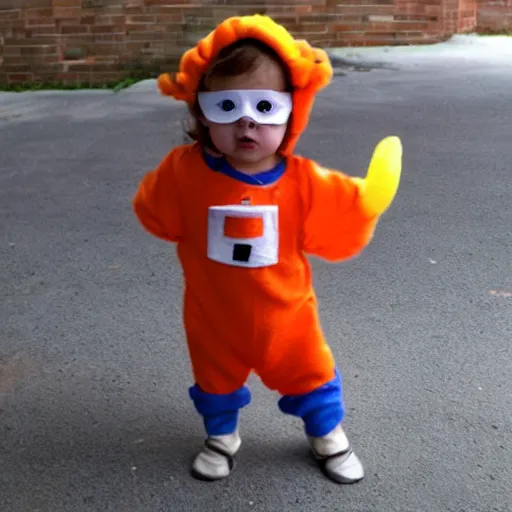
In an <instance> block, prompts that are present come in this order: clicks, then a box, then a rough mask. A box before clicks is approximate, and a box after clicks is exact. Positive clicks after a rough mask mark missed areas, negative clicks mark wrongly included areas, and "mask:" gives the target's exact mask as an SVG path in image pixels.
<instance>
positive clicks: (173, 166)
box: [133, 15, 401, 435]
mask: <svg viewBox="0 0 512 512" xmlns="http://www.w3.org/2000/svg"><path fill="white" fill-rule="evenodd" d="M246 38H253V39H259V40H260V41H262V42H264V43H266V44H267V45H269V46H270V47H271V48H273V49H274V50H275V51H276V52H277V53H278V55H279V56H280V57H281V59H282V61H283V63H284V65H285V66H287V68H288V69H289V71H290V76H291V80H292V85H293V88H294V89H293V96H292V98H293V110H292V115H291V119H290V125H289V130H288V132H287V136H286V138H285V139H284V141H283V144H282V146H281V150H280V153H281V154H282V155H283V157H284V161H283V163H282V164H281V165H280V166H278V168H276V169H274V170H272V171H269V173H263V174H266V176H263V175H262V176H260V178H261V180H260V181H259V182H254V181H253V182H251V180H250V179H248V178H247V177H244V176H241V175H240V174H239V173H237V171H236V170H234V169H229V168H227V169H226V168H221V167H222V166H219V162H216V161H214V160H215V159H212V158H211V157H208V156H206V155H205V154H204V152H203V151H202V148H201V147H199V145H198V144H191V145H184V146H180V147H178V148H175V149H173V150H172V151H171V152H170V154H169V155H168V156H167V157H166V158H165V159H164V160H163V162H162V163H161V164H160V165H159V166H158V167H157V168H156V169H155V170H154V171H151V172H149V173H148V174H147V175H146V176H145V177H144V178H143V179H142V182H141V184H140V187H139V189H138V191H137V194H136V196H135V198H134V201H133V206H134V211H135V213H136V215H137V217H138V219H139V220H140V222H141V224H142V225H143V226H144V227H145V228H146V229H147V230H148V231H149V232H150V233H152V234H153V235H155V236H157V237H159V238H161V239H164V240H167V241H170V242H176V243H177V250H178V256H179V259H180V262H181V264H182V267H183V271H184V278H185V297H184V324H185V330H186V337H187V343H188V348H189V353H190V357H191V362H192V368H193V372H194V377H195V381H196V384H195V385H194V386H193V387H192V388H191V390H190V394H191V397H192V399H193V400H194V403H195V405H196V407H197V409H198V411H199V412H200V413H201V414H202V415H203V417H204V421H205V426H206V429H207V431H208V433H209V434H211V435H214V434H224V433H229V432H231V431H233V429H234V428H235V426H236V421H237V417H238V416H237V415H238V410H239V409H240V408H241V407H243V406H245V405H247V404H248V403H249V401H250V395H249V391H248V389H247V388H246V387H245V382H246V380H247V378H248V376H249V374H250V372H251V371H254V372H256V373H257V374H258V375H259V376H260V378H261V379H262V381H263V382H264V384H265V385H266V386H267V387H268V388H270V389H272V390H276V391H278V392H279V393H280V394H281V395H283V398H282V399H281V400H280V404H279V405H280V407H281V410H282V411H283V412H286V413H289V414H294V415H296V416H300V417H302V418H303V419H304V421H305V424H306V431H307V432H308V434H309V435H324V434H326V433H327V432H329V431H330V430H332V428H334V427H335V426H336V424H337V423H339V422H340V421H341V419H342V417H343V408H342V403H341V381H340V376H339V374H338V372H337V371H336V366H335V362H334V359H333V356H332V353H331V350H330V348H329V347H328V345H327V343H326V341H325V339H324V336H323V334H322V330H321V327H320V323H319V318H318V313H317V303H316V297H315V293H314V290H313V288H312V277H311V269H310V266H309V263H308V260H307V257H306V254H313V255H317V256H320V257H323V258H325V259H327V260H329V261H341V260H344V259H346V258H350V257H353V256H355V255H357V254H358V253H359V252H360V251H361V250H362V249H363V248H364V247H365V246H366V245H367V244H368V243H369V241H370V239H371V237H372V234H373V231H374V229H375V226H376V223H377V221H378V218H379V215H380V214H381V213H382V212H383V211H384V210H385V209H386V208H387V206H388V205H389V203H390V202H391V200H392V198H393V196H394V193H395V191H396V188H397V186H398V177H399V173H400V169H399V167H400V165H399V159H400V155H401V153H400V148H399V142H398V141H397V139H395V138H391V139H389V140H386V141H385V142H384V143H383V144H381V146H379V150H378V151H376V153H375V155H374V159H373V161H372V165H373V167H372V166H371V168H370V172H369V173H368V176H367V179H366V180H360V179H356V178H351V177H348V176H345V175H343V174H341V173H339V172H335V171H330V170H327V169H324V168H322V167H320V166H319V165H318V164H316V163H315V162H313V161H311V160H308V159H306V158H302V157H299V156H296V155H293V149H294V147H295V144H296V142H297V140H298V138H299V137H300V135H301V133H302V132H303V130H304V129H305V127H306V126H307V123H308V119H309V115H310V112H311V108H312V106H313V102H314V98H315V94H316V93H317V92H318V91H319V90H320V89H322V88H323V87H325V86H326V85H327V84H328V83H329V82H330V79H331V77H332V68H331V65H330V62H329V59H328V57H327V54H326V53H325V52H324V51H323V50H320V49H316V48H311V47H310V46H309V44H308V43H306V42H305V41H296V40H294V39H293V37H292V36H291V35H290V34H289V33H288V32H287V31H286V30H285V29H284V28H283V27H282V26H280V25H277V24H276V23H274V22H273V21H272V20H271V19H270V18H267V17H265V16H259V15H255V16H246V17H235V18H230V19H227V20H226V21H224V22H223V23H221V24H220V25H219V26H218V27H217V29H216V30H214V31H213V32H212V33H210V34H209V35H208V36H207V37H206V38H204V39H202V40H201V41H199V43H198V44H197V46H196V47H194V48H192V49H190V50H188V51H187V52H186V53H185V54H184V56H183V58H182V61H181V64H180V70H179V72H178V73H177V74H176V75H175V76H174V77H171V76H169V75H163V76H161V77H160V78H159V81H158V83H159V87H160V89H161V91H162V92H163V93H164V94H167V95H170V96H173V97H175V98H176V99H179V100H184V101H185V102H187V103H189V104H192V103H193V102H194V101H195V99H196V94H197V87H198V83H199V81H200V79H201V76H202V75H203V73H204V72H205V71H206V70H207V68H208V66H209V65H210V64H211V63H212V61H213V60H214V59H215V56H216V55H217V54H218V52H219V50H220V49H222V48H224V47H226V46H228V45H230V44H231V43H233V42H236V41H239V40H241V39H246ZM212 169H215V170H217V171H221V172H214V171H213V170H212ZM372 169H373V170H372ZM375 169H377V170H375ZM246 178H247V179H246ZM261 184H263V186H262V185H261Z"/></svg>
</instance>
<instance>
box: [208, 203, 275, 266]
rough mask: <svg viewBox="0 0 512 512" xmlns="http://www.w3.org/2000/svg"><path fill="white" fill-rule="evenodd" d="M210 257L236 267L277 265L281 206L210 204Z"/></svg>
mask: <svg viewBox="0 0 512 512" xmlns="http://www.w3.org/2000/svg"><path fill="white" fill-rule="evenodd" d="M208 258H210V259H212V260H214V261H218V262H220V263H224V264H226V265H234V266H237V267H247V268H256V267H268V266H270V265H275V264H276V263H277V262H278V260H279V233H278V207H277V206H276V205H269V206H252V205H229V206H211V207H210V208H209V209H208Z"/></svg>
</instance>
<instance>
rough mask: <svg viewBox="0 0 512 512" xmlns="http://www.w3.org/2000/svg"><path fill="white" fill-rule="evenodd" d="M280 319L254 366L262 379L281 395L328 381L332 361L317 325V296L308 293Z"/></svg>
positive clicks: (332, 371)
mask: <svg viewBox="0 0 512 512" xmlns="http://www.w3.org/2000/svg"><path fill="white" fill-rule="evenodd" d="M279 323H280V324H281V327H280V328H278V329H276V330H275V331H274V332H273V333H271V336H272V342H271V343H270V347H271V349H270V350H269V352H268V354H267V356H266V358H265V361H264V362H263V364H262V365H260V366H259V367H258V368H255V371H256V373H257V374H258V375H259V376H260V378H261V380H262V381H263V383H264V384H265V385H266V386H267V387H268V388H269V389H272V390H275V391H278V392H279V393H280V394H282V395H301V394H304V393H310V392H311V391H313V390H315V389H317V388H319V387H321V386H323V385H324V384H326V383H327V382H329V381H331V380H332V379H333V378H334V377H335V361H334V357H333V355H332V352H331V349H330V348H329V346H328V345H327V343H326V342H325V340H324V336H323V332H322V330H321V327H320V322H319V319H318V314H317V309H316V299H315V298H314V297H311V298H310V299H309V300H308V301H307V302H306V303H304V304H303V305H302V306H301V307H300V308H299V309H298V310H297V311H296V312H294V313H292V314H291V315H290V316H289V317H288V316H287V315H286V316H285V317H284V318H283V316H281V318H280V321H279Z"/></svg>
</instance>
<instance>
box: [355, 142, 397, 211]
mask: <svg viewBox="0 0 512 512" xmlns="http://www.w3.org/2000/svg"><path fill="white" fill-rule="evenodd" d="M401 172H402V143H401V142H400V139H399V138H398V137H396V136H392V137H386V138H385V139H383V140H381V141H380V142H379V144H377V147H376V148H375V150H374V152H373V156H372V159H371V161H370V166H369V167H368V172H367V174H366V178H364V179H358V180H357V181H358V185H359V190H360V194H361V206H362V208H363V210H364V212H365V214H366V215H368V216H369V217H373V216H376V215H381V214H382V213H384V212H385V211H386V210H387V209H388V207H389V206H390V205H391V203H392V201H393V198H394V197H395V194H396V191H397V189H398V184H399V182H400V174H401Z"/></svg>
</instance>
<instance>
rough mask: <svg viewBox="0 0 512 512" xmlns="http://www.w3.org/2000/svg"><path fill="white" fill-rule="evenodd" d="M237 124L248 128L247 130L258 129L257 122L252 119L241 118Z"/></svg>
mask: <svg viewBox="0 0 512 512" xmlns="http://www.w3.org/2000/svg"><path fill="white" fill-rule="evenodd" d="M237 124H238V125H239V126H241V127H243V128H245V127H247V128H255V127H256V121H254V120H253V119H251V118H250V117H241V118H240V119H239V120H238V121H237Z"/></svg>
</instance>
